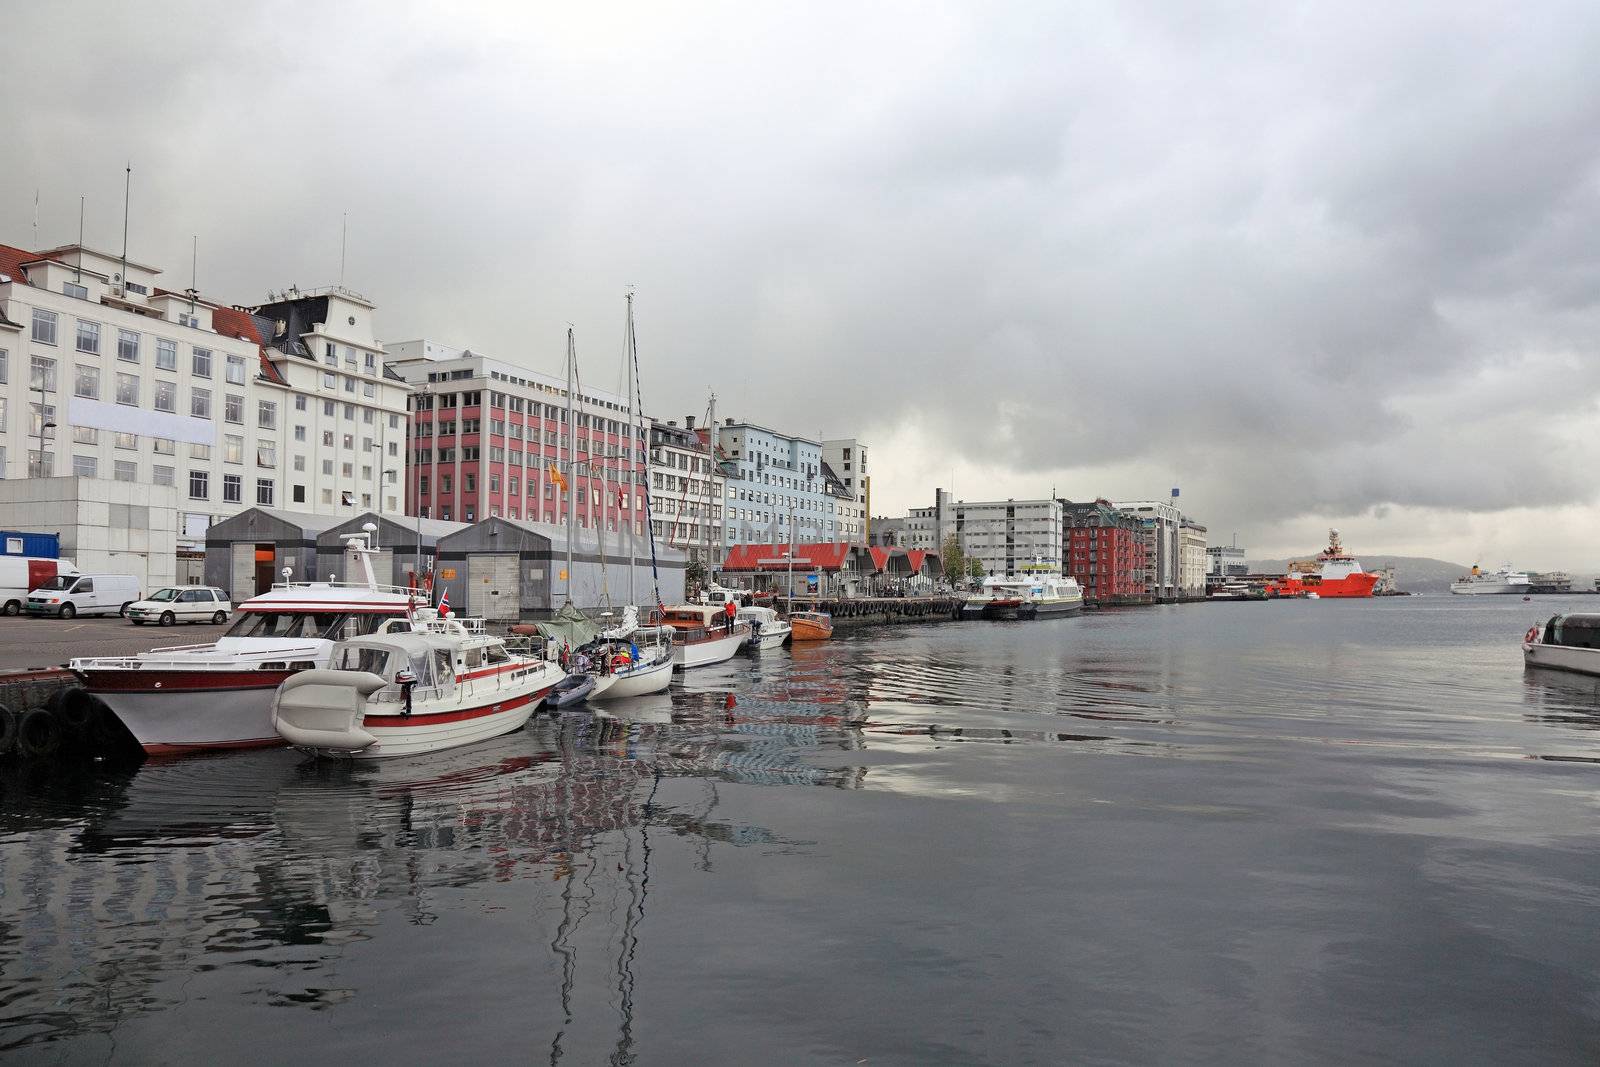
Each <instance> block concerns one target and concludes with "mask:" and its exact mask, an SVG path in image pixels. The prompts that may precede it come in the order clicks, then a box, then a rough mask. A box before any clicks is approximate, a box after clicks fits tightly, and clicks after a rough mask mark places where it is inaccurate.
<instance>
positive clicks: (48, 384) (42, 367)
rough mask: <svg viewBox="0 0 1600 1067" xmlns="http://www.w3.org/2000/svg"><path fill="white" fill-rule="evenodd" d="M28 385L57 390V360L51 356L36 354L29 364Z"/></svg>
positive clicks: (35, 387) (51, 390)
mask: <svg viewBox="0 0 1600 1067" xmlns="http://www.w3.org/2000/svg"><path fill="white" fill-rule="evenodd" d="M28 387H29V388H30V389H43V390H44V391H45V392H47V393H53V392H55V391H56V361H55V360H53V359H51V358H50V357H49V356H34V357H33V358H32V359H31V360H30V361H29V364H28Z"/></svg>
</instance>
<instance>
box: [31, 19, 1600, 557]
mask: <svg viewBox="0 0 1600 1067" xmlns="http://www.w3.org/2000/svg"><path fill="white" fill-rule="evenodd" d="M1597 54H1600V5H1595V4H1592V3H1589V4H1580V3H1573V4H1561V3H1554V2H1546V3H1542V4H1538V5H1533V6H1528V5H1512V4H1505V5H1491V4H1465V5H1464V4H1460V3H1450V4H1443V3H1441V4H1437V5H1426V4H1402V5H1395V4H1372V5H1360V4H1348V3H1343V4H1333V3H1328V4H1322V5H1293V4H1286V3H1281V2H1275V3H1261V4H1251V3H1226V4H1213V5H1205V4H1196V3H1133V2H1119V3H1115V4H1111V3H1108V4H1104V5H1087V4H1085V5H1065V4H1059V3H1051V4H1040V5H1036V6H1030V5H1010V6H1001V5H994V4H981V5H980V4H966V5H946V6H944V7H943V9H942V10H941V9H940V8H939V7H938V6H936V5H926V4H908V5H904V6H890V5H856V4H846V5H840V6H837V7H831V8H830V7H824V6H822V5H817V4H806V5H793V6H792V7H790V8H788V9H787V10H780V9H778V8H776V7H773V6H770V5H750V4H744V3H730V4H726V5H677V4H667V5H662V4H657V5H648V6H640V7H638V8H620V7H619V8H609V9H608V8H603V7H601V6H599V5H570V4H569V5H560V6H553V5H552V6H550V7H549V8H547V9H545V8H542V7H541V6H539V5H528V4H521V3H518V4H507V5H504V6H493V5H472V4H464V5H463V4H458V5H452V11H451V12H450V13H449V14H445V13H441V11H439V10H435V8H434V6H433V5H422V4H417V5H408V4H401V3H392V2H391V3H383V4H374V5H370V6H367V7H365V8H361V7H357V6H356V5H347V4H342V3H341V4H328V3H317V4H304V5H302V4H295V3H285V2H277V3H273V4H270V5H268V4H260V5H249V4H212V3H199V4H166V3H161V2H159V0H154V2H152V3H148V4H136V5H129V4H120V5H109V4H77V3H64V2H60V0H56V2H52V3H48V4H30V5H10V6H8V7H7V8H6V10H5V11H4V13H3V14H0V69H4V70H5V72H6V79H5V81H6V90H5V95H4V98H3V103H0V116H3V117H0V145H3V146H4V147H3V149H0V159H3V160H4V165H3V166H0V241H3V242H5V243H9V244H16V245H23V246H28V245H32V244H34V237H33V222H34V194H35V191H36V190H37V191H38V192H39V197H40V206H39V212H38V220H39V230H38V242H37V243H38V245H39V246H40V247H50V246H54V245H59V244H63V243H67V242H69V241H72V240H74V239H75V238H76V233H77V221H78V218H77V217H78V198H79V196H80V194H81V195H84V196H86V197H87V204H88V208H87V216H88V221H87V235H88V243H90V244H91V245H94V246H99V247H104V248H110V249H112V250H119V249H120V247H121V240H122V237H121V230H122V179H123V172H122V168H123V165H124V162H125V161H126V160H128V159H130V158H131V159H132V161H133V166H134V175H133V210H132V221H131V245H130V250H129V251H130V255H131V256H132V257H133V258H136V259H141V260H144V261H147V262H152V263H154V264H156V265H158V266H165V267H166V269H167V270H168V271H169V275H168V280H169V282H172V283H175V284H174V285H173V287H174V288H178V287H181V286H183V285H186V284H187V283H188V267H187V264H188V261H189V243H190V238H191V235H193V234H198V235H199V237H200V288H201V289H202V291H203V292H204V293H205V294H206V295H207V296H208V297H210V298H212V299H218V300H221V301H224V302H228V303H255V302H259V301H260V300H262V299H263V298H264V296H265V293H266V291H267V290H268V289H269V288H274V289H275V288H279V287H283V286H287V285H289V284H298V285H300V286H301V287H309V286H312V285H323V284H328V283H330V282H333V281H336V280H337V279H338V273H339V248H340V237H339V235H340V221H341V216H342V215H343V213H345V212H348V214H349V250H348V262H347V265H346V267H345V274H344V278H345V283H346V284H347V285H349V286H351V287H352V288H355V289H358V290H360V291H362V292H364V293H366V294H367V295H368V296H369V297H371V298H372V299H373V300H374V301H375V302H376V303H377V304H378V315H379V323H380V328H381V331H382V333H383V336H384V338H385V339H386V340H405V339H409V338H413V337H419V336H427V337H430V338H434V339H436V340H440V341H443V342H445V343H448V344H455V345H463V346H470V347H472V348H474V349H476V350H479V351H482V352H485V353H488V354H491V355H494V356H497V357H499V358H502V359H506V360H508V361H511V362H518V363H523V364H526V365H528V366H531V367H535V368H540V369H546V370H551V371H558V370H559V369H560V365H561V359H562V353H563V351H564V330H565V326H566V323H567V322H569V321H570V322H572V323H574V324H575V325H576V328H577V331H578V343H579V355H580V359H581V361H582V366H583V369H584V375H585V378H586V380H588V381H591V382H594V383H595V384H599V385H616V384H618V383H619V382H620V373H621V371H620V354H621V338H622V319H623V302H622V300H623V293H624V292H625V290H626V288H627V287H628V286H630V285H631V286H634V287H636V289H637V294H638V296H637V300H638V305H637V306H638V323H639V326H638V329H639V339H640V353H641V359H642V361H643V374H644V388H645V400H646V403H647V405H648V407H649V409H650V411H651V413H652V414H654V415H656V416H657V417H662V418H669V417H670V418H681V417H682V416H683V415H685V414H687V413H690V412H693V413H696V414H702V413H703V412H704V410H705V406H706V400H707V394H708V392H709V391H710V390H713V389H714V390H715V391H716V393H717V396H718V401H717V403H718V413H719V415H731V416H735V417H739V418H744V419H750V420H754V421H758V422H761V423H764V424H767V425H770V426H773V427H775V428H777V429H780V430H786V431H790V432H797V433H806V434H815V435H823V436H858V437H860V438H862V439H863V440H864V441H866V442H867V443H869V444H870V445H871V447H872V462H873V467H874V471H875V474H874V478H873V493H874V499H873V511H874V512H877V513H880V514H903V513H904V511H905V509H906V508H908V507H911V506H916V505H919V504H922V503H924V502H927V501H930V500H931V498H932V495H933V490H934V487H935V486H936V485H943V486H946V487H953V488H954V490H955V492H956V494H957V495H958V496H959V497H963V498H966V499H969V500H970V499H987V498H995V497H1008V496H1015V497H1018V498H1021V497H1028V496H1043V495H1045V494H1047V493H1049V492H1050V491H1051V490H1052V489H1053V490H1055V491H1056V492H1057V493H1058V494H1059V495H1063V496H1067V497H1070V498H1074V499H1089V498H1093V497H1095V496H1099V495H1104V496H1108V497H1111V498H1113V499H1138V498H1148V497H1152V496H1165V495H1166V494H1167V492H1168V491H1169V490H1170V488H1171V487H1173V486H1179V487H1181V489H1182V503H1183V504H1184V505H1185V507H1186V509H1187V510H1189V511H1191V512H1192V513H1193V514H1194V515H1195V516H1196V517H1197V518H1198V519H1200V520H1201V521H1202V522H1205V523H1208V524H1209V525H1210V528H1211V531H1212V539H1213V540H1214V541H1217V540H1221V541H1226V540H1228V539H1229V538H1230V537H1231V536H1232V535H1233V534H1234V533H1235V532H1237V534H1238V538H1239V543H1240V544H1242V545H1244V546H1246V547H1247V548H1248V549H1250V551H1251V554H1252V555H1255V556H1281V555H1288V554H1298V553H1305V552H1309V551H1313V550H1315V549H1316V548H1318V547H1319V546H1320V545H1321V543H1322V539H1323V536H1324V534H1325V529H1326V527H1327V526H1328V525H1330V524H1334V525H1338V526H1339V527H1340V528H1341V529H1342V530H1343V531H1344V533H1345V540H1346V543H1347V545H1349V547H1351V548H1352V549H1353V550H1355V551H1356V553H1357V554H1358V555H1359V554H1360V553H1361V552H1362V551H1365V552H1368V553H1379V552H1394V553H1403V554H1415V555H1431V556H1439V557H1443V558H1447V559H1454V560H1457V561H1461V562H1471V561H1473V560H1474V559H1476V558H1481V559H1482V560H1483V561H1484V562H1485V563H1496V564H1497V563H1500V562H1503V561H1506V560H1510V561H1513V562H1515V563H1516V564H1518V565H1520V566H1524V567H1531V568H1554V567H1568V568H1571V569H1574V570H1580V571H1582V570H1600V536H1597V535H1600V497H1597V489H1600V470H1597V469H1600V462H1597V460H1600V434H1597V432H1596V431H1597V430H1600V409H1597V389H1600V363H1597V361H1596V358H1595V350H1596V346H1597V338H1600V331H1597V326H1600V322H1597V319H1600V315H1597V310H1600V252H1597V249H1600V240H1597V238H1600V195H1597V194H1600V168H1597V161H1600V63H1597V62H1596V61H1595V56H1596V55H1597Z"/></svg>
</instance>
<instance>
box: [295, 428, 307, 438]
mask: <svg viewBox="0 0 1600 1067" xmlns="http://www.w3.org/2000/svg"><path fill="white" fill-rule="evenodd" d="M294 439H295V440H296V441H304V440H305V439H306V428H305V427H304V426H296V427H295V428H294Z"/></svg>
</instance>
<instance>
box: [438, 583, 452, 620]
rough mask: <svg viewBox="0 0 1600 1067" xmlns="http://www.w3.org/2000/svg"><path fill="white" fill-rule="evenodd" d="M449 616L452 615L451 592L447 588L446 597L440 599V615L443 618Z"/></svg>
mask: <svg viewBox="0 0 1600 1067" xmlns="http://www.w3.org/2000/svg"><path fill="white" fill-rule="evenodd" d="M448 614H450V590H449V588H448V587H447V588H446V589H445V591H444V595H443V596H441V597H440V598H439V615H440V616H441V617H443V616H445V615H448Z"/></svg>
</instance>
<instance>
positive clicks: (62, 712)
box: [45, 686, 98, 734]
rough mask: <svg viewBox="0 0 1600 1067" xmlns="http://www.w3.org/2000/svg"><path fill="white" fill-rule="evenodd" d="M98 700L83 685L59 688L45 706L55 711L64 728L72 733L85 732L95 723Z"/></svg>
mask: <svg viewBox="0 0 1600 1067" xmlns="http://www.w3.org/2000/svg"><path fill="white" fill-rule="evenodd" d="M97 703H98V701H97V700H96V699H95V698H94V697H93V696H90V695H89V691H88V690H87V689H84V688H83V687H82V686H72V687H71V688H69V689H58V690H56V692H55V693H53V694H52V695H51V697H50V700H49V701H48V702H47V703H46V704H45V707H47V708H49V709H50V710H51V711H53V712H55V714H56V718H57V719H59V720H60V722H61V726H62V729H63V730H65V731H67V732H68V733H72V734H85V733H88V732H89V727H90V726H91V725H93V723H94V713H95V704H97Z"/></svg>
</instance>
